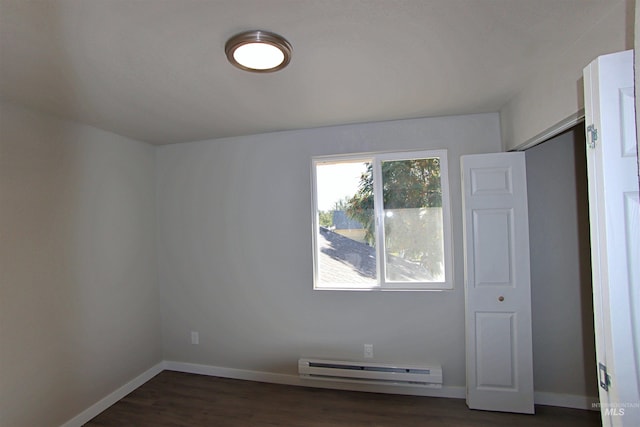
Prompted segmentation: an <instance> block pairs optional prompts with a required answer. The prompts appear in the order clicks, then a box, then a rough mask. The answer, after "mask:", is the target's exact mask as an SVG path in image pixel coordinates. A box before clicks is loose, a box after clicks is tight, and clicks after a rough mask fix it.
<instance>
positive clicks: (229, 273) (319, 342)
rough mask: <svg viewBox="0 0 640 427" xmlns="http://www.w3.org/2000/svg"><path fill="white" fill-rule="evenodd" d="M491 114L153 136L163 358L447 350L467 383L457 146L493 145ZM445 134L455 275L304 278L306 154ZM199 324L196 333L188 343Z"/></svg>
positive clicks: (404, 357) (307, 261)
mask: <svg viewBox="0 0 640 427" xmlns="http://www.w3.org/2000/svg"><path fill="white" fill-rule="evenodd" d="M499 131H500V129H499V121H498V115H497V114H482V115H473V116H459V117H445V118H432V119H417V120H405V121H393V122H383V123H370V124H363V125H351V126H342V127H329V128H321V129H312V130H302V131H291V132H281V133H271V134H262V135H256V136H247V137H238V138H230V139H223V140H214V141H203V142H197V143H188V144H179V145H172V146H163V147H159V148H158V236H159V238H158V244H159V249H158V256H159V266H160V270H159V277H160V292H161V300H162V328H163V338H164V356H165V359H167V360H176V361H181V362H192V363H201V364H207V365H214V366H219V367H231V368H237V369H250V370H258V371H266V372H273V373H283V374H296V373H297V359H298V357H301V356H319V357H332V358H338V359H340V358H348V359H361V358H362V353H363V344H364V343H370V344H373V345H374V354H375V360H380V361H393V362H406V363H430V362H433V363H441V364H442V366H443V371H444V384H445V385H451V386H464V384H465V368H464V357H465V352H464V294H463V263H462V262H463V258H462V227H461V223H462V218H461V195H460V166H459V159H460V155H462V154H470V153H486V152H497V151H500V147H501V145H500V134H499ZM430 148H447V149H448V150H449V153H448V157H449V167H450V169H449V175H450V176H449V178H450V188H451V198H452V208H453V209H452V211H453V229H454V230H453V233H454V256H455V270H454V275H455V276H454V286H455V289H454V290H453V291H445V292H344V291H313V290H312V252H311V234H312V226H311V217H312V216H311V193H310V188H311V184H310V166H311V164H310V162H311V156H313V155H324V154H339V153H357V152H367V151H379V150H407V149H430ZM190 331H198V332H200V345H197V346H196V345H191V344H190V343H189V333H190Z"/></svg>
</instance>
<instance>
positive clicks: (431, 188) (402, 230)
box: [381, 157, 445, 282]
mask: <svg viewBox="0 0 640 427" xmlns="http://www.w3.org/2000/svg"><path fill="white" fill-rule="evenodd" d="M381 167H382V197H383V205H384V236H385V237H384V242H385V270H386V275H385V278H386V280H387V281H389V282H443V281H444V279H445V277H444V236H443V214H442V187H441V181H440V159H439V158H437V157H435V158H426V159H412V160H394V161H383V162H381Z"/></svg>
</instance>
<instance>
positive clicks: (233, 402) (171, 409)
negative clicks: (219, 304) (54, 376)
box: [86, 371, 601, 427]
mask: <svg viewBox="0 0 640 427" xmlns="http://www.w3.org/2000/svg"><path fill="white" fill-rule="evenodd" d="M86 425H87V426H154V427H163V426H171V427H177V426H190V427H196V426H301V427H307V426H308V427H329V426H349V427H357V426H380V427H382V426H393V427H403V426H412V427H413V426H425V427H430V426H450V427H472V426H473V427H478V426H496V427H500V426H504V427H538V426H545V427H546V426H558V427H560V426H562V427H572V426H576V427H577V426H580V427H589V426H600V425H601V424H600V415H599V413H598V412H595V411H582V410H576V409H565V408H556V407H552V406H536V415H520V414H506V413H498V412H484V411H472V410H469V409H468V408H467V407H466V405H465V402H464V400H462V399H443V398H432V397H418V396H401V395H389V394H377V393H358V392H351V391H340V390H325V389H317V388H308V387H294V386H286V385H277V384H266V383H257V382H251V381H241V380H233V379H227V378H216V377H209V376H202V375H194V374H185V373H179V372H172V371H164V372H162V373H160V374H158V375H157V376H156V377H154V378H153V379H152V380H150V381H148V382H147V383H146V384H144V385H142V386H141V387H140V388H138V389H137V390H135V391H133V392H132V393H131V394H129V395H128V396H126V397H125V398H123V399H122V400H120V401H119V402H118V403H116V404H115V405H113V406H112V407H110V408H109V409H107V410H106V411H104V412H103V413H101V414H100V415H98V416H97V417H96V418H94V419H93V420H91V421H90V422H89V423H87V424H86Z"/></svg>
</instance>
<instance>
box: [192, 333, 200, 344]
mask: <svg viewBox="0 0 640 427" xmlns="http://www.w3.org/2000/svg"><path fill="white" fill-rule="evenodd" d="M191 344H200V334H199V333H198V332H195V331H191Z"/></svg>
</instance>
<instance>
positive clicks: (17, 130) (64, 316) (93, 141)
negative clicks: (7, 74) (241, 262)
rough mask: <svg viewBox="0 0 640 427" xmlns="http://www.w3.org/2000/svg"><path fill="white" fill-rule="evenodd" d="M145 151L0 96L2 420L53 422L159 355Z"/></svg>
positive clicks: (150, 167)
mask: <svg viewBox="0 0 640 427" xmlns="http://www.w3.org/2000/svg"><path fill="white" fill-rule="evenodd" d="M154 155H155V152H154V148H153V147H151V146H149V145H147V144H144V143H140V142H137V141H132V140H129V139H126V138H123V137H120V136H117V135H114V134H112V133H109V132H104V131H100V130H98V129H95V128H92V127H88V126H83V125H77V124H73V123H70V122H66V121H63V120H58V119H54V118H52V117H50V116H45V115H42V114H39V113H36V112H33V111H30V110H24V109H22V108H20V107H15V106H11V105H9V104H5V103H0V230H1V235H0V260H1V262H2V265H1V270H0V274H1V280H0V385H1V387H0V425H2V426H52V425H60V424H62V423H63V422H65V421H67V420H68V419H70V418H72V417H74V416H75V415H77V414H78V413H80V412H81V411H83V410H84V409H86V408H87V407H89V406H90V405H92V404H93V403H95V402H96V401H98V400H99V399H101V398H103V397H104V396H106V395H107V394H109V393H111V392H112V391H114V390H115V389H117V388H118V387H120V386H122V385H123V384H125V383H126V382H128V381H129V380H131V379H132V378H134V377H136V376H137V375H139V374H140V373H142V372H144V371H146V370H147V369H149V368H150V367H152V366H153V365H155V364H156V363H158V362H159V361H160V360H161V358H162V357H161V356H162V355H161V345H160V342H161V340H160V327H159V326H160V322H159V317H160V314H159V303H158V291H157V285H156V279H157V278H156V261H155V192H154V189H155V164H154V162H155V157H154Z"/></svg>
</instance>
